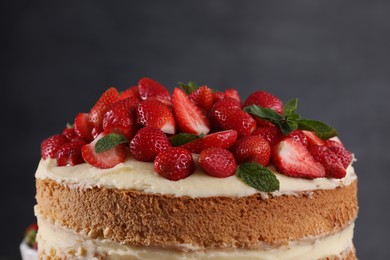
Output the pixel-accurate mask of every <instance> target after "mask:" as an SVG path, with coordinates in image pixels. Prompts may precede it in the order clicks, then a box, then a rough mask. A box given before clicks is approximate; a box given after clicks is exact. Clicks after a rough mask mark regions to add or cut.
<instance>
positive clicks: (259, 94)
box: [244, 91, 283, 126]
mask: <svg viewBox="0 0 390 260" xmlns="http://www.w3.org/2000/svg"><path fill="white" fill-rule="evenodd" d="M250 105H257V106H260V107H263V108H271V109H273V110H275V111H276V112H278V113H279V114H283V102H282V101H281V100H280V99H279V98H277V97H276V96H274V95H272V94H270V93H268V92H265V91H256V92H253V93H252V94H251V95H250V96H249V97H248V98H247V100H246V101H245V103H244V107H247V106H250ZM255 119H256V122H257V124H258V125H259V126H271V125H272V123H270V122H268V121H266V120H263V119H261V118H258V117H255Z"/></svg>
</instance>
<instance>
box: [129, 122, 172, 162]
mask: <svg viewBox="0 0 390 260" xmlns="http://www.w3.org/2000/svg"><path fill="white" fill-rule="evenodd" d="M169 147H171V143H170V142H169V139H168V137H167V136H166V134H165V133H164V132H163V131H161V130H160V129H158V128H155V127H151V126H147V127H143V128H141V129H140V130H139V131H138V133H137V134H136V135H135V136H134V138H133V139H132V140H131V142H130V152H131V153H132V154H133V156H134V158H135V159H137V160H138V161H144V162H152V161H153V160H154V158H156V156H157V154H158V153H160V152H162V151H165V150H166V149H168V148H169Z"/></svg>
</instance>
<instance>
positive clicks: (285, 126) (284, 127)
mask: <svg viewBox="0 0 390 260" xmlns="http://www.w3.org/2000/svg"><path fill="white" fill-rule="evenodd" d="M278 126H279V128H280V130H281V131H282V133H283V135H289V134H290V133H291V132H292V131H294V130H295V129H297V128H298V123H297V122H295V121H289V120H286V121H282V122H280V123H278Z"/></svg>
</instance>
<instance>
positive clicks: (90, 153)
mask: <svg viewBox="0 0 390 260" xmlns="http://www.w3.org/2000/svg"><path fill="white" fill-rule="evenodd" d="M106 135H107V133H105V132H103V133H101V134H100V135H99V136H98V137H97V138H96V139H95V140H93V141H92V142H91V143H89V144H86V145H84V146H83V147H81V154H82V156H83V159H84V160H85V161H86V162H87V163H88V164H90V165H92V166H95V167H97V168H101V169H108V168H112V167H114V166H115V165H117V164H119V163H122V162H124V161H125V157H126V145H125V144H119V145H117V146H115V147H114V148H111V149H110V150H107V151H104V152H101V153H97V152H96V151H95V145H96V142H97V141H98V140H100V139H101V138H103V137H104V136H106Z"/></svg>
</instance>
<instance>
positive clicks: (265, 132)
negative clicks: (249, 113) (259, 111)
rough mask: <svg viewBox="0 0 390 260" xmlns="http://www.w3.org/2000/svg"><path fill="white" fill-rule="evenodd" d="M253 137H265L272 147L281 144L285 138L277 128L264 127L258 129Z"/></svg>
mask: <svg viewBox="0 0 390 260" xmlns="http://www.w3.org/2000/svg"><path fill="white" fill-rule="evenodd" d="M252 135H259V136H261V137H263V138H264V139H265V140H266V141H267V142H268V143H269V144H270V146H271V147H273V146H274V145H275V144H277V143H279V141H280V140H281V139H282V138H283V137H284V136H283V133H282V131H280V128H279V127H276V126H263V127H259V128H256V130H255V131H253V133H252Z"/></svg>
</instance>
